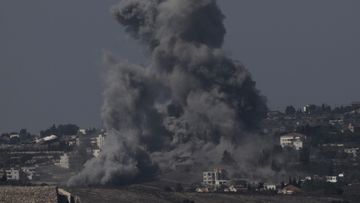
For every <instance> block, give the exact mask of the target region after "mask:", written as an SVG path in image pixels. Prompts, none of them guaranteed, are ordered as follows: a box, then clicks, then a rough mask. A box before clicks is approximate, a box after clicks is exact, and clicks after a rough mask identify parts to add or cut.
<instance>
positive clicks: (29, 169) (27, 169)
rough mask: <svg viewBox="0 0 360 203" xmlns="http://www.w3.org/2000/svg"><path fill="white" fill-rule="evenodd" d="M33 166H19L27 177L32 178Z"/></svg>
mask: <svg viewBox="0 0 360 203" xmlns="http://www.w3.org/2000/svg"><path fill="white" fill-rule="evenodd" d="M35 169H36V168H35V167H21V170H22V171H23V172H24V174H25V176H26V177H27V179H29V180H32V179H33V176H34V174H35Z"/></svg>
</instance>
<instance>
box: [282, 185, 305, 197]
mask: <svg viewBox="0 0 360 203" xmlns="http://www.w3.org/2000/svg"><path fill="white" fill-rule="evenodd" d="M301 192H302V190H301V189H300V188H298V187H296V186H294V185H287V186H285V187H284V188H282V189H280V190H279V191H278V193H279V194H284V195H293V194H298V193H301Z"/></svg>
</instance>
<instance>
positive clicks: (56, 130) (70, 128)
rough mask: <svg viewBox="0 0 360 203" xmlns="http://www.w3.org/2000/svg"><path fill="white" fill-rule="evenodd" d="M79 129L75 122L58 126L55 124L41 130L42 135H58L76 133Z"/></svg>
mask: <svg viewBox="0 0 360 203" xmlns="http://www.w3.org/2000/svg"><path fill="white" fill-rule="evenodd" d="M78 131H79V127H78V126H77V125H75V124H65V125H59V126H56V125H55V124H54V125H52V126H51V127H50V128H49V129H46V130H43V131H40V136H41V137H45V136H50V135H57V136H63V135H65V136H66V135H76V134H77V133H78Z"/></svg>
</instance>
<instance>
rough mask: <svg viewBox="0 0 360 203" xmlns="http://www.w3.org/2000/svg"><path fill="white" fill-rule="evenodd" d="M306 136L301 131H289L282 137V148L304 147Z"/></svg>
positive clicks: (298, 148)
mask: <svg viewBox="0 0 360 203" xmlns="http://www.w3.org/2000/svg"><path fill="white" fill-rule="evenodd" d="M305 139H306V136H305V135H303V134H300V133H289V134H286V135H283V136H281V137H280V145H281V147H282V148H284V147H291V148H293V149H296V150H300V149H302V148H303V147H304V142H305Z"/></svg>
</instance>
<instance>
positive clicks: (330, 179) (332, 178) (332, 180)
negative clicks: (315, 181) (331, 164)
mask: <svg viewBox="0 0 360 203" xmlns="http://www.w3.org/2000/svg"><path fill="white" fill-rule="evenodd" d="M325 180H326V182H328V183H337V182H338V177H337V176H325Z"/></svg>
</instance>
